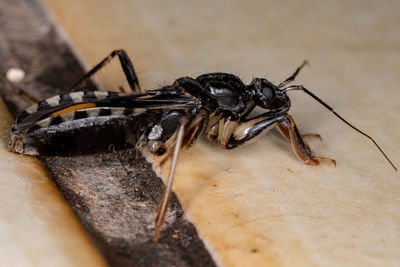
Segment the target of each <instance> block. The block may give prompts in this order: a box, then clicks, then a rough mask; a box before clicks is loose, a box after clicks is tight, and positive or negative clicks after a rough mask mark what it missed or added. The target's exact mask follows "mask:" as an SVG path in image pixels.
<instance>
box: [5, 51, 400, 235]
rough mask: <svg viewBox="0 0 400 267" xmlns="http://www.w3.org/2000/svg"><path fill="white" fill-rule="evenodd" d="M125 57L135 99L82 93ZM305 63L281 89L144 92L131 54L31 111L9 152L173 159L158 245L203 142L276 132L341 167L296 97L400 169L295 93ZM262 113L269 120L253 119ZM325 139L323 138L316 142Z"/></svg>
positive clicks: (194, 84) (231, 84)
mask: <svg viewBox="0 0 400 267" xmlns="http://www.w3.org/2000/svg"><path fill="white" fill-rule="evenodd" d="M116 56H118V58H119V60H120V63H121V66H122V69H123V71H124V73H125V76H126V79H127V81H128V84H129V87H130V89H131V93H117V92H106V91H77V92H74V91H75V89H76V88H79V86H81V85H82V84H83V83H84V82H85V81H86V80H88V79H90V77H92V76H93V75H94V74H95V73H96V72H97V71H98V70H100V69H101V68H102V67H103V66H104V65H106V64H107V63H108V62H109V61H110V60H111V59H112V58H114V57H116ZM305 64H306V62H304V63H303V64H302V65H301V66H300V67H298V68H297V69H296V71H295V72H294V73H293V74H292V75H291V76H290V77H288V78H287V79H286V80H284V81H283V82H282V83H280V84H279V85H274V84H272V83H271V82H269V81H268V80H267V79H265V78H254V79H253V80H252V81H251V83H250V84H249V85H245V84H244V83H243V82H242V81H241V80H240V79H239V78H238V77H237V76H235V75H232V74H228V73H208V74H204V75H200V76H198V77H196V78H191V77H183V78H179V79H177V80H176V81H175V82H174V83H173V84H172V85H169V86H165V87H162V88H159V89H155V90H148V91H142V90H141V88H140V85H139V81H138V78H137V76H136V73H135V70H134V67H133V65H132V63H131V60H130V59H129V57H128V56H127V54H126V53H125V51H124V50H115V51H113V52H112V53H111V54H110V55H109V56H108V57H106V58H105V59H104V60H103V61H101V62H100V63H99V64H97V65H96V66H95V67H94V68H93V69H91V70H90V71H89V72H88V73H87V74H86V75H85V76H84V77H83V78H82V79H81V80H79V81H78V82H77V83H76V84H75V85H73V86H72V89H71V91H70V92H69V93H65V94H61V95H57V96H54V97H51V98H48V99H46V100H42V101H40V102H38V103H37V104H35V105H33V106H31V107H29V108H27V109H26V110H25V111H23V112H22V113H21V114H20V115H19V116H18V117H17V119H16V122H15V123H14V125H13V126H12V128H11V137H10V142H9V149H10V150H11V151H14V152H18V153H23V154H29V155H43V154H59V153H65V152H69V151H78V152H79V151H85V150H91V149H93V148H97V147H107V146H109V145H110V144H112V145H113V146H115V147H118V146H120V147H121V146H122V147H123V146H126V145H130V146H134V147H137V148H138V149H147V150H148V151H149V152H150V153H152V154H154V155H156V156H161V155H164V156H165V158H172V161H171V162H172V163H171V167H170V173H169V177H168V180H167V185H166V189H165V191H164V194H163V197H162V200H161V202H160V204H159V208H158V211H157V215H156V219H155V235H154V242H157V241H158V239H159V235H160V231H161V227H162V225H163V222H164V218H165V214H166V211H167V207H168V202H169V199H170V193H171V186H172V180H173V177H174V172H175V169H176V165H177V162H178V156H179V153H180V151H181V149H183V148H187V147H189V146H190V145H192V144H193V143H194V142H195V141H196V140H197V139H198V138H199V137H200V136H201V135H202V134H204V135H205V136H206V137H207V138H208V139H209V140H213V141H216V142H217V143H218V145H219V146H220V147H221V148H223V149H233V148H236V147H238V146H241V145H243V144H246V143H250V142H252V141H254V140H256V138H257V137H260V136H262V135H264V134H265V133H266V132H268V131H269V130H270V129H272V128H274V127H275V128H277V129H278V131H279V132H280V133H281V135H282V136H283V137H284V138H285V139H286V140H288V141H289V142H290V143H291V146H292V148H293V151H294V153H295V155H296V156H297V157H298V159H299V160H300V161H301V162H303V163H305V164H309V165H319V164H320V162H329V163H333V164H336V163H335V161H334V160H333V159H330V158H325V157H319V156H315V155H314V154H313V153H312V151H311V149H310V147H309V146H308V145H307V144H306V142H305V141H304V137H306V136H307V135H301V134H300V131H299V130H298V128H297V126H296V123H295V121H294V119H293V118H292V116H290V115H289V113H288V112H289V110H290V106H291V102H290V99H289V96H288V94H287V93H288V92H290V91H303V92H304V93H306V94H308V95H309V96H311V97H312V98H313V99H314V100H316V101H317V102H319V103H320V104H322V105H323V106H324V107H325V108H327V109H328V110H329V111H331V112H332V113H333V114H334V115H336V116H337V117H338V118H339V119H341V120H342V121H343V122H345V123H346V124H347V125H349V126H350V127H352V128H353V129H354V130H356V131H358V132H359V133H361V134H362V135H364V136H366V137H367V138H369V139H370V140H371V141H372V142H373V143H374V144H375V146H376V147H377V148H378V149H379V150H380V152H381V153H382V154H383V156H384V157H385V158H386V160H387V161H388V162H389V163H390V164H391V166H392V167H393V168H394V169H395V170H397V169H396V167H395V166H394V164H393V163H392V162H391V161H390V159H389V158H388V157H387V156H386V154H385V153H384V152H383V150H382V149H381V148H380V147H379V146H378V144H377V143H376V142H375V140H374V139H372V138H371V137H370V136H369V135H367V134H365V133H364V132H362V131H361V130H359V129H358V128H356V127H354V126H353V125H352V124H350V123H349V122H347V121H346V120H345V119H344V118H343V117H341V116H340V115H339V114H337V113H336V112H335V111H334V110H333V109H332V108H331V107H330V106H328V105H327V104H326V103H325V102H324V101H322V100H321V99H320V98H318V97H317V96H316V95H314V94H313V93H312V92H310V91H309V90H308V89H306V88H304V87H303V86H302V85H290V83H292V82H293V81H294V80H295V78H296V76H297V75H298V73H299V72H300V70H301V69H302V68H303V67H304V66H305ZM256 107H258V108H261V109H262V110H263V112H262V113H261V114H258V115H252V111H253V110H254V109H255V108H256ZM309 136H311V137H313V136H314V137H319V135H315V134H314V135H309Z"/></svg>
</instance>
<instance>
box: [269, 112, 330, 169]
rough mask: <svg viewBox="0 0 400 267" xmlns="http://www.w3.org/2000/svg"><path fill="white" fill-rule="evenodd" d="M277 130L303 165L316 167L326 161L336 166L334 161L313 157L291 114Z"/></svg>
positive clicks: (279, 124)
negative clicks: (287, 141) (289, 143)
mask: <svg viewBox="0 0 400 267" xmlns="http://www.w3.org/2000/svg"><path fill="white" fill-rule="evenodd" d="M277 128H278V130H279V132H280V133H281V134H282V135H283V136H284V137H285V138H286V139H288V140H289V141H290V142H291V144H292V147H293V151H294V153H295V154H296V156H297V158H298V159H299V160H300V161H302V162H303V163H305V164H309V165H315V166H316V165H319V163H320V161H326V162H329V163H332V164H334V165H336V161H335V160H334V159H330V158H324V157H315V156H313V155H312V152H311V149H310V148H309V147H308V145H307V144H306V143H305V142H304V140H303V138H302V135H301V134H300V132H299V130H298V129H297V126H296V123H295V122H294V120H293V118H292V116H290V115H289V114H287V115H286V118H285V119H284V120H283V121H282V122H280V123H278V127H277Z"/></svg>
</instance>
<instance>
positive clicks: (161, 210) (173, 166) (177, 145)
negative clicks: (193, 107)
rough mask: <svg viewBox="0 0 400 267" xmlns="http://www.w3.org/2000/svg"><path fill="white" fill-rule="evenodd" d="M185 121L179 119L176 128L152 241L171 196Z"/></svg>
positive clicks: (156, 237)
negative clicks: (171, 155)
mask: <svg viewBox="0 0 400 267" xmlns="http://www.w3.org/2000/svg"><path fill="white" fill-rule="evenodd" d="M185 123H186V121H185V120H184V119H182V120H181V121H180V125H179V129H178V136H177V140H176V143H175V149H174V154H173V157H172V162H171V168H170V170H169V175H168V179H167V184H166V188H165V191H164V194H163V196H162V198H161V202H160V204H159V206H158V210H157V215H156V219H155V220H154V226H155V233H154V238H153V242H154V243H158V239H159V237H160V231H161V227H162V225H163V223H164V219H165V214H166V212H167V208H168V202H169V200H170V197H171V190H172V181H173V179H174V174H175V169H176V164H177V162H178V157H179V152H180V149H181V146H182V141H183V135H184V130H185Z"/></svg>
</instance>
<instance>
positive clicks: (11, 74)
mask: <svg viewBox="0 0 400 267" xmlns="http://www.w3.org/2000/svg"><path fill="white" fill-rule="evenodd" d="M6 77H7V80H9V81H10V82H12V83H18V82H20V81H22V80H23V79H24V78H25V71H23V70H21V69H19V68H10V69H8V71H7V73H6Z"/></svg>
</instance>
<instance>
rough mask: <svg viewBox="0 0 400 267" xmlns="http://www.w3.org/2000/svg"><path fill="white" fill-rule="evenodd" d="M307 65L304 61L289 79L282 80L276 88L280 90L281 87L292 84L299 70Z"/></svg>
mask: <svg viewBox="0 0 400 267" xmlns="http://www.w3.org/2000/svg"><path fill="white" fill-rule="evenodd" d="M307 64H308V61H307V60H304V62H303V63H302V64H301V66H300V67H298V68H297V69H296V71H295V72H294V73H293V74H292V75H291V76H290V77H289V78H287V79H286V80H284V81H283V82H281V83H280V84H279V85H278V88H282V87H284V86H285V85H287V84H288V83H291V82H293V81H294V80H295V79H296V76H297V74H299V72H300V70H301V69H302V68H303V67H304V66H305V65H307Z"/></svg>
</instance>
